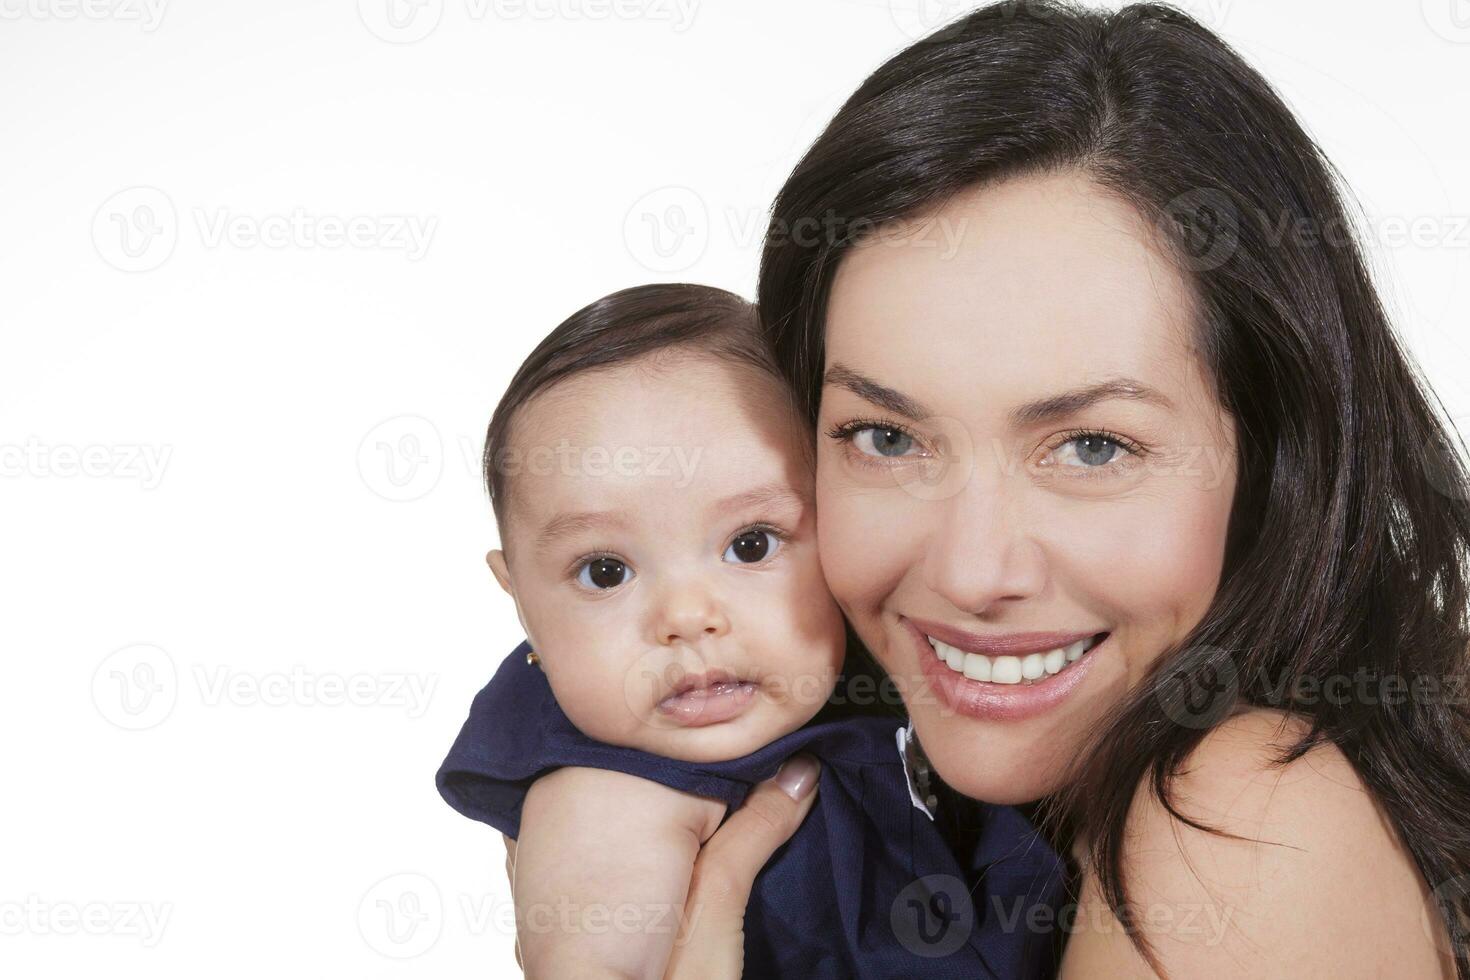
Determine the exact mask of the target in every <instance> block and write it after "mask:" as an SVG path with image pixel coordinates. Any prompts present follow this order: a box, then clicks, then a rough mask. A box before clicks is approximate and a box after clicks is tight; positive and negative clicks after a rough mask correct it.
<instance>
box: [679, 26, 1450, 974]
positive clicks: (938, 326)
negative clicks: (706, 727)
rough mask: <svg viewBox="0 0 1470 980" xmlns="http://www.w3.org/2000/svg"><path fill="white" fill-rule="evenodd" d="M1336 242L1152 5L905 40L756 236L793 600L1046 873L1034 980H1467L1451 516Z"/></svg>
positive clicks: (722, 898)
mask: <svg viewBox="0 0 1470 980" xmlns="http://www.w3.org/2000/svg"><path fill="white" fill-rule="evenodd" d="M1348 227H1349V225H1348V222H1347V220H1346V218H1345V215H1344V211H1343V207H1342V203H1341V201H1340V200H1339V198H1338V196H1337V192H1336V191H1335V189H1334V186H1333V182H1332V171H1331V168H1330V166H1329V164H1328V163H1327V162H1326V161H1325V160H1324V159H1323V157H1322V156H1321V154H1320V152H1319V150H1318V149H1317V148H1316V146H1315V145H1314V144H1313V143H1312V142H1311V140H1310V139H1309V138H1308V137H1307V136H1306V135H1305V134H1304V133H1303V132H1302V130H1301V128H1300V127H1299V126H1298V125H1297V123H1296V122H1295V120H1294V119H1293V118H1292V116H1291V114H1290V112H1289V111H1288V110H1287V108H1286V107H1285V106H1284V105H1283V104H1282V102H1281V101H1280V99H1279V98H1278V97H1277V96H1276V95H1275V94H1274V92H1273V91H1272V90H1271V89H1270V87H1269V86H1268V85H1267V83H1266V82H1265V81H1264V80H1263V79H1262V78H1261V77H1260V76H1259V75H1258V74H1257V73H1255V72H1254V71H1253V70H1252V69H1250V68H1249V67H1248V66H1247V65H1245V64H1244V63H1243V62H1242V61H1241V60H1240V59H1239V58H1238V57H1237V56H1236V55H1235V54H1233V53H1232V52H1231V51H1230V50H1229V49H1228V48H1227V47H1226V46H1225V45H1224V44H1223V43H1222V42H1221V41H1220V40H1219V39H1218V38H1216V37H1214V36H1213V35H1212V34H1210V33H1209V32H1208V31H1207V30H1206V29H1204V28H1203V27H1201V26H1200V25H1198V24H1197V23H1195V22H1194V21H1192V20H1190V19H1189V18H1188V17H1186V16H1184V15H1182V14H1180V13H1178V12H1176V11H1174V10H1171V9H1168V8H1162V7H1155V6H1151V5H1136V6H1132V7H1129V8H1126V9H1124V10H1122V11H1120V12H1117V13H1105V12H1093V11H1087V10H1082V9H1078V8H1075V7H1072V6H1067V5H1063V4H1059V3H1034V2H1033V3H1026V4H1021V5H1015V4H1003V5H999V6H992V7H987V8H984V9H982V10H979V11H977V12H976V13H974V14H973V15H971V16H970V17H968V18H967V19H965V20H963V21H961V22H959V23H956V24H954V25H952V26H951V27H949V28H947V29H945V30H943V31H941V32H939V33H938V34H936V35H934V36H932V37H930V38H926V39H925V40H923V41H921V42H919V43H917V44H915V45H913V46H912V47H910V48H909V49H907V50H905V51H903V52H902V53H900V54H899V55H897V56H896V57H894V58H893V59H892V60H891V61H889V62H888V63H887V64H886V65H884V66H883V67H881V68H880V69H879V70H878V71H877V72H876V73H874V75H873V76H872V77H871V78H869V79H868V80H867V81H866V82H865V83H864V84H863V85H862V87H861V88H860V89H859V90H858V91H857V92H856V93H855V94H854V95H853V96H852V98H851V99H850V100H849V101H848V102H847V104H846V105H845V106H844V107H843V108H842V109H841V110H840V111H839V113H838V114H837V116H836V118H835V119H833V121H832V122H831V124H830V125H829V126H828V127H827V129H826V131H825V132H824V133H823V134H822V136H821V137H820V138H819V139H818V140H817V142H816V143H815V144H814V145H813V146H812V148H811V149H810V150H809V151H808V152H807V154H806V155H805V157H804V158H803V159H802V161H801V162H800V163H799V164H798V166H797V167H796V170H795V171H794V172H793V174H792V175H791V177H790V179H789V180H788V181H787V183H786V185H785V186H784V187H783V189H782V191H781V193H780V195H779V197H778V199H777V201H776V204H775V206H774V208H773V213H772V222H771V226H770V232H769V234H768V238H767V244H766V249H765V255H764V258H763V263H762V269H761V283H760V297H759V298H760V304H761V308H762V315H763V317H764V319H765V321H766V323H767V327H768V329H769V331H770V332H771V336H772V339H773V341H774V343H775V344H776V346H777V348H778V351H779V354H780V359H781V361H782V363H783V364H784V365H785V369H786V370H787V372H788V373H789V376H790V380H791V382H792V383H793V385H794V386H795V387H796V389H797V390H798V392H800V393H802V394H803V396H804V397H805V399H806V405H807V408H808V410H809V416H810V418H811V421H812V423H813V425H814V427H815V430H816V432H817V437H818V439H819V444H820V445H819V451H818V452H819V455H818V479H817V483H818V498H817V509H818V514H819V541H820V548H821V555H822V563H823V566H824V569H825V574H826V575H827V577H828V582H829V585H830V586H831V588H832V591H833V593H834V595H835V596H836V597H837V598H838V600H839V603H840V604H841V605H842V607H843V610H844V612H845V613H846V614H847V616H848V617H849V619H850V620H851V622H852V624H853V626H854V627H855V629H856V631H857V632H858V634H859V635H860V636H861V637H862V639H863V641H864V642H865V644H866V645H867V647H868V649H869V650H870V651H871V652H872V653H873V655H874V656H875V658H876V659H877V661H878V662H879V664H880V665H881V666H882V667H883V668H884V669H885V670H886V671H887V672H888V673H889V674H890V675H891V676H892V677H893V678H894V682H895V684H896V685H897V687H898V689H899V690H900V691H901V692H902V694H903V696H904V699H905V706H906V707H907V709H908V710H909V712H910V715H911V717H912V718H913V721H914V725H915V730H916V733H917V736H918V740H919V742H920V744H921V745H922V746H923V748H924V750H925V753H926V755H927V757H928V759H929V760H930V762H931V763H932V765H933V767H934V770H935V772H936V773H937V774H938V775H939V776H940V777H941V778H942V779H943V781H944V782H945V783H946V784H947V785H948V787H950V788H951V789H952V790H953V791H954V793H955V794H962V795H963V796H965V797H969V798H972V799H978V800H986V801H991V802H1001V803H1025V804H1035V805H1034V807H1033V812H1034V813H1035V815H1036V816H1037V819H1038V820H1039V821H1041V822H1042V823H1043V825H1044V826H1045V827H1046V828H1047V829H1048V830H1049V832H1050V834H1051V836H1052V838H1053V839H1054V841H1055V842H1056V844H1057V846H1058V850H1059V851H1061V852H1063V853H1066V854H1069V855H1070V856H1071V857H1072V858H1073V859H1075V861H1076V871H1077V895H1078V902H1079V905H1078V907H1077V913H1078V914H1077V915H1076V917H1075V920H1073V921H1069V922H1066V923H1064V925H1065V928H1066V931H1067V933H1068V935H1069V940H1068V945H1067V948H1066V951H1065V955H1064V958H1063V961H1062V975H1063V976H1065V977H1096V976H1108V977H1120V976H1121V977H1126V976H1152V975H1154V974H1159V975H1165V976H1176V977H1194V976H1203V977H1211V978H1221V977H1248V976H1249V977H1256V976H1266V975H1290V976H1294V977H1297V976H1318V975H1322V976H1328V975H1331V976H1368V975H1392V976H1395V977H1423V978H1431V977H1455V976H1458V977H1460V978H1462V980H1463V978H1467V977H1470V961H1467V958H1466V950H1465V943H1464V936H1465V933H1464V925H1463V923H1464V916H1465V915H1466V912H1467V903H1466V900H1465V895H1466V892H1467V891H1470V877H1466V875H1467V872H1470V820H1467V818H1466V816H1465V814H1467V813H1470V749H1467V738H1470V724H1467V712H1466V709H1465V689H1464V687H1463V681H1464V677H1465V673H1466V645H1467V629H1466V610H1467V606H1470V601H1467V586H1466V569H1465V565H1464V561H1465V556H1466V551H1467V548H1466V546H1467V539H1470V506H1467V502H1466V501H1467V498H1470V482H1467V478H1466V474H1465V472H1464V470H1463V468H1462V466H1461V464H1460V462H1459V461H1458V459H1457V458H1456V456H1455V455H1454V454H1453V453H1451V452H1448V451H1445V447H1447V445H1448V440H1447V438H1446V430H1445V429H1444V427H1443V426H1442V424H1441V422H1440V421H1439V420H1438V418H1437V416H1436V414H1435V412H1434V410H1433V409H1432V407H1431V402H1430V399H1429V395H1428V393H1427V387H1426V386H1425V385H1424V384H1423V382H1422V381H1420V380H1419V379H1418V378H1417V376H1416V375H1415V373H1414V371H1413V369H1412V368H1411V366H1410V365H1409V363H1408V361H1407V360H1406V358H1405V356H1404V354H1403V353H1402V351H1401V350H1400V348H1399V346H1398V343H1397V341H1396V340H1395V339H1394V336H1393V334H1392V332H1391V330H1390V327H1389V325H1388V322H1387V319H1386V316H1385V314H1384V311H1383V309H1382V307H1381V306H1380V303H1379V300H1378V298H1377V296H1376V294H1375V292H1374V290H1373V287H1372V285H1371V282H1370V280H1369V276H1368V273H1367V271H1366V270H1365V267H1364V262H1363V259H1362V257H1361V255H1360V253H1359V251H1358V248H1357V246H1356V244H1355V243H1354V242H1353V241H1352V239H1351V237H1350V236H1348V235H1346V234H1345V230H1346V229H1347V228H1348ZM1076 641H1085V642H1084V643H1083V644H1082V646H1083V647H1086V645H1087V644H1088V643H1095V644H1096V645H1095V646H1092V647H1091V648H1090V649H1087V650H1086V652H1085V653H1081V655H1080V656H1072V653H1071V650H1072V649H1077V647H1076V645H1075V644H1076ZM1068 647H1071V649H1068V652H1067V653H1066V654H1065V655H1064V656H1063V658H1062V659H1061V660H1060V661H1057V658H1056V656H1055V654H1050V655H1048V654H1047V653H1046V651H1050V650H1053V649H1057V648H1064V649H1066V648H1068ZM1038 665H1040V668H1041V669H1040V671H1038ZM1028 681H1034V683H1027V682H1028ZM797 764H798V765H799V764H800V763H797ZM809 782H810V781H808V783H809ZM810 805H811V798H810V796H807V797H806V798H804V799H800V800H794V799H792V798H790V797H788V796H786V795H784V794H782V793H781V791H780V790H779V788H777V787H776V786H774V785H772V786H768V787H763V788H762V790H761V791H759V792H757V793H756V794H754V795H753V796H752V798H751V799H750V801H749V803H748V804H747V806H746V807H745V808H744V809H743V810H741V811H738V812H736V813H735V814H734V815H732V817H731V818H730V820H729V821H727V823H726V825H725V826H724V827H722V829H721V830H720V832H719V833H718V834H717V835H716V836H715V837H714V838H713V839H712V840H711V842H710V843H709V844H708V845H707V846H706V847H705V849H704V851H703V852H702V855H701V858H700V861H699V863H698V865H697V867H696V871H695V875H694V879H693V882H692V886H691V887H692V892H691V899H690V901H691V902H693V903H696V904H697V907H699V908H700V909H701V912H702V915H701V917H700V919H699V922H698V926H697V931H696V932H695V933H694V934H693V935H692V936H691V937H689V938H688V940H687V941H686V942H684V943H683V944H682V945H681V946H680V947H679V948H678V949H677V951H676V954H675V960H674V962H673V963H671V964H670V970H669V975H670V976H677V977H683V976H691V977H693V976H699V977H706V976H737V975H738V974H739V969H740V968H739V949H740V937H739V924H740V913H741V910H742V909H743V907H744V895H745V894H746V893H747V892H748V888H749V884H750V881H751V879H752V878H753V876H754V874H755V872H756V871H757V870H758V869H759V868H760V866H761V864H762V863H763V862H764V861H765V859H766V858H767V857H768V856H769V855H770V853H771V852H772V851H773V850H774V849H775V848H776V847H777V846H779V845H780V843H781V842H782V841H783V840H784V839H785V838H786V836H788V835H789V834H790V832H791V830H792V829H793V828H794V827H795V826H796V824H797V823H798V822H799V821H800V818H801V816H802V815H803V814H804V813H805V811H806V809H807V808H808V807H809V806H810ZM943 806H944V807H946V808H948V810H949V812H950V813H951V814H953V813H955V812H956V808H958V807H960V806H962V801H961V800H960V799H959V797H958V795H956V796H955V797H954V798H949V797H948V796H947V797H946V800H945V802H944V804H943Z"/></svg>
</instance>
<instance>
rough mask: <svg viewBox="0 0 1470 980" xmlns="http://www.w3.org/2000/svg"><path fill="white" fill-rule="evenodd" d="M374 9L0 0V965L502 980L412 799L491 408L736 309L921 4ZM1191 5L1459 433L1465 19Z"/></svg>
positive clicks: (496, 630) (496, 913)
mask: <svg viewBox="0 0 1470 980" xmlns="http://www.w3.org/2000/svg"><path fill="white" fill-rule="evenodd" d="M392 2H395V3H399V4H401V5H400V6H398V7H396V8H391V7H389V3H390V0H363V2H362V3H360V4H359V3H356V2H355V0H333V2H320V0H317V2H305V0H292V2H286V0H252V2H248V3H245V2H235V3H223V2H205V0H177V2H175V0H85V3H84V2H83V0H0V78H3V83H4V87H3V93H4V95H3V98H0V331H3V339H4V347H3V356H0V462H3V464H4V471H3V474H0V555H3V561H0V595H3V599H0V603H3V606H0V608H3V609H4V610H5V613H6V615H5V617H4V626H5V633H4V635H5V642H4V651H5V657H4V661H3V662H4V667H5V670H4V680H3V682H0V736H3V739H4V742H3V744H4V749H3V762H0V777H3V784H4V787H3V790H0V792H3V793H4V803H3V810H0V814H3V816H0V827H3V831H4V832H3V835H0V848H3V850H0V869H3V870H0V972H3V973H4V974H5V975H7V976H17V977H18V976H25V977H74V976H99V975H106V976H110V977H149V978H156V977H197V976H215V975H223V976H261V975H265V976H287V977H402V976H434V977H471V976H474V977H483V976H487V975H490V976H499V975H511V974H514V973H515V969H514V959H513V956H512V945H511V944H512V938H511V933H510V931H509V930H508V929H507V928H506V927H507V924H508V923H509V922H510V905H509V900H508V889H507V887H506V883H505V881H504V874H503V870H502V867H501V862H502V860H503V853H502V850H501V846H500V841H499V837H498V835H497V834H495V833H494V832H493V831H491V830H490V829H489V828H487V827H485V826H483V825H480V824H477V823H474V822H472V821H469V820H466V819H464V818H463V817H461V816H459V815H458V814H456V813H455V812H453V811H452V810H450V808H449V807H448V806H446V805H445V804H444V803H443V802H442V801H441V800H440V798H439V796H438V794H437V792H436V791H435V789H434V786H433V775H434V771H435V769H436V768H437V766H438V764H439V761H440V760H441V758H442V757H443V754H444V752H445V751H446V750H447V749H448V747H449V744H450V742H451V741H452V739H453V737H454V735H455V733H456V732H457V731H458V728H459V725H460V724H461V722H462V720H463V718H464V715H465V712H466V710H467V708H468V705H469V701H470V698H471V696H472V695H473V694H474V692H475V691H476V690H478V689H479V687H480V686H481V685H482V684H484V683H485V681H486V680H487V679H488V678H489V676H490V674H491V673H492V671H493V669H494V667H495V666H496V664H497V662H498V661H499V659H500V658H501V657H503V656H504V655H505V654H506V653H507V652H508V651H509V650H510V649H511V648H512V647H514V646H515V645H516V643H517V642H518V641H519V640H520V639H521V635H520V633H519V632H518V629H517V624H516V620H515V615H514V611H513V609H512V607H511V605H510V602H509V600H508V599H507V598H506V597H505V596H504V595H503V594H501V593H500V592H499V590H498V589H497V588H495V586H494V584H493V581H492V579H491V578H490V575H489V572H488V570H487V569H486V567H485V565H484V559H483V556H484V553H485V551H486V550H487V549H488V548H490V547H493V546H494V545H495V539H494V533H493V526H492V522H491V519H490V512H489V508H488V506H487V504H486V502H485V499H484V497H483V494H482V491H481V488H480V480H479V470H478V453H479V450H480V440H481V439H482V438H483V432H484V427H485V424H486V422H487V420H488V418H489V415H490V411H491V409H492V407H493V406H494V403H495V401H496V399H497V398H498V396H499V394H500V392H501V390H502V388H503V386H504V384H505V383H506V381H507V380H508V379H509V377H510V374H511V372H512V371H513V370H514V368H515V366H516V365H517V364H518V363H519V361H520V360H521V358H522V357H523V356H524V355H525V354H526V353H527V352H528V351H529V350H530V348H531V347H532V346H533V345H534V344H535V342H536V341H537V340H538V339H539V338H540V336H541V335H542V334H544V333H545V332H546V331H547V330H549V329H550V328H551V327H552V326H553V325H555V324H556V323H557V322H558V321H559V320H561V319H562V318H563V317H564V316H566V315H567V314H568V313H570V312H572V311H573V310H574V309H576V308H577V307H579V306H581V305H582V304H583V303H585V302H587V301H589V300H591V299H593V298H595V297H597V296H599V295H601V294H603V293H605V292H608V291H610V290H613V289H616V288H620V287H623V286H627V285H632V284H635V283H638V282H644V281H649V280H654V279H692V280H698V281H704V282H709V283H713V284H716V285H720V286H724V287H727V288H730V289H734V290H736V291H738V292H741V293H743V294H745V295H747V296H749V295H752V293H753V290H754V284H755V271H756V262H757V256H758V249H759V240H760V233H761V231H762V229H763V217H764V214H765V210H766V208H767V206H768V205H769V203H770V201H771V198H772V196H773V195H774V193H775V191H776V189H777V188H778V187H779V185H780V183H781V181H782V179H783V178H784V177H785V175H786V174H787V173H788V172H789V170H790V168H791V166H792V165H793V164H794V163H795V161H796V160H797V158H798V156H799V154H800V153H801V151H802V150H803V149H804V148H805V147H806V146H807V145H808V144H809V142H810V141H811V140H812V139H813V138H814V137H815V136H816V135H817V133H818V132H819V131H820V130H821V128H822V126H823V125H824V123H825V122H826V120H827V119H828V118H829V117H830V115H831V114H832V112H833V111H834V110H835V109H836V107H837V106H838V105H839V104H840V102H841V101H842V100H843V99H844V98H845V97H846V96H847V95H848V94H849V93H850V92H851V91H852V90H853V89H854V88H855V87H856V86H857V84H858V83H859V82H860V81H861V79H862V78H863V77H864V75H865V74H866V73H867V72H869V71H870V70H871V69H873V68H874V67H876V66H877V65H878V64H879V63H880V62H881V61H883V60H884V59H885V58H886V57H888V56H889V55H891V54H893V53H894V52H896V51H897V50H898V49H900V48H901V47H902V46H904V45H905V44H906V43H907V42H908V41H909V40H911V39H912V37H914V36H917V35H918V34H919V33H921V32H922V31H924V30H925V29H927V28H928V27H931V26H934V25H935V24H937V23H939V22H940V21H942V20H944V19H947V18H948V17H950V16H953V14H954V13H955V12H957V11H958V9H959V7H958V5H953V4H951V5H949V6H948V7H947V8H946V6H945V5H942V4H937V3H930V4H927V5H921V4H920V3H919V0H912V2H906V0H894V2H893V3H891V4H890V3H885V2H884V0H846V2H842V0H826V2H813V0H800V2H797V0H703V2H700V0H677V2H676V0H616V3H614V2H613V0H521V2H514V3H513V2H509V0H499V2H497V0H442V2H441V0H420V4H419V5H418V6H415V5H413V4H411V3H406V2H403V0H392ZM145 3H146V4H149V5H145ZM1185 6H1186V8H1187V9H1189V10H1190V11H1191V12H1193V13H1195V14H1196V15H1197V16H1199V17H1200V18H1201V19H1202V20H1204V21H1205V22H1206V23H1207V24H1209V25H1210V26H1212V27H1214V28H1215V29H1217V30H1218V31H1220V32H1221V33H1222V34H1223V35H1224V36H1225V37H1226V38H1227V39H1228V40H1229V41H1231V42H1232V43H1234V44H1235V45H1237V46H1238V48H1239V49H1240V50H1241V51H1242V52H1243V53H1244V54H1245V55H1246V56H1247V57H1248V58H1249V59H1250V60H1251V61H1252V62H1253V63H1254V64H1255V65H1257V66H1258V67H1259V68H1261V69H1262V70H1263V71H1264V72H1265V74H1266V75H1267V77H1268V78H1270V79H1271V80H1272V81H1273V82H1274V83H1275V84H1277V85H1278V86H1279V88H1280V89H1281V91H1282V92H1283V93H1284V95H1285V96H1286V97H1287V98H1288V100H1289V101H1290V103H1291V104H1292V105H1293V106H1294V107H1295V108H1296V109H1297V111H1298V112H1299V113H1300V115H1301V118H1302V119H1303V121H1304V123H1305V125H1306V126H1307V128H1308V130H1309V131H1310V132H1311V133H1313V134H1314V135H1315V136H1316V137H1317V138H1318V139H1319V140H1320V141H1321V143H1322V144H1323V146H1324V147H1325V148H1326V150H1327V151H1328V153H1329V155H1330V156H1331V157H1332V158H1333V159H1334V160H1335V162H1336V163H1337V164H1338V166H1339V167H1340V168H1341V170H1342V172H1343V173H1344V175H1345V176H1346V178H1347V179H1348V181H1349V182H1350V183H1351V185H1352V187H1353V188H1354V190H1355V192H1356V194H1357V198H1358V200H1359V201H1360V202H1361V204H1362V207H1363V210H1364V212H1365V215H1366V217H1367V220H1368V225H1369V227H1370V228H1374V229H1377V230H1378V231H1377V232H1375V235H1374V241H1373V243H1372V249H1373V255H1374V260H1375V263H1376V264H1377V266H1378V268H1379V269H1380V271H1381V272H1382V274H1383V276H1384V283H1385V289H1386V291H1387V298H1388V300H1389V302H1390V303H1391V306H1392V308H1393V309H1394V310H1395V313H1396V317H1397V319H1398V322H1399V323H1400V325H1401V329H1402V332H1403V335H1404V336H1405V338H1406V339H1407V341H1408V343H1409V345H1410V347H1411V348H1412V349H1413V351H1414V352H1415V354H1416V355H1417V356H1418V357H1419V358H1420V360H1421V361H1422V363H1423V364H1424V365H1425V368H1426V370H1427V373H1428V375H1429V377H1430V378H1431V380H1432V381H1433V383H1434V384H1435V386H1436V388H1437V389H1438V391H1439V393H1440V395H1441V396H1442V398H1443V399H1444V401H1445V403H1446V406H1447V407H1448V409H1449V411H1450V413H1451V414H1452V415H1455V416H1464V415H1467V414H1470V331H1467V328H1466V313H1467V311H1470V292H1467V287H1470V276H1467V261H1470V227H1467V223H1470V217H1467V216H1470V170H1467V168H1466V167H1465V165H1464V161H1465V159H1466V153H1467V150H1470V146H1467V134H1470V130H1467V128H1466V126H1465V120H1466V116H1465V111H1466V110H1465V106H1466V105H1467V104H1470V4H1467V3H1465V2H1464V0H1425V2H1424V3H1422V4H1421V3H1420V0H1394V2H1392V3H1389V2H1385V0H1377V2H1374V3H1363V4H1344V3H1341V2H1335V0H1321V2H1305V0H1290V2H1288V0H1234V2H1230V0H1209V2H1206V0H1197V2H1191V3H1187V4H1185ZM390 12H393V13H396V15H397V19H396V20H394V19H390V17H389V14H390ZM1415 222H1417V223H1418V224H1417V227H1418V228H1419V229H1420V230H1419V231H1418V232H1417V233H1416V234H1417V235H1418V236H1419V243H1418V244H1415V243H1414V242H1413V241H1407V242H1405V241H1404V240H1403V239H1404V238H1405V237H1407V236H1406V234H1405V232H1404V229H1405V228H1406V227H1408V226H1411V225H1413V224H1414V223H1415ZM349 226H350V229H351V231H352V233H353V235H354V236H355V237H354V238H353V240H351V241H342V240H341V239H342V237H343V235H344V229H347V228H349ZM334 229H335V234H336V236H337V237H336V238H333V237H332V236H333V235H334ZM406 229H416V232H415V236H411V235H410V234H409V233H408V231H407V230H406ZM262 239H264V241H262ZM1365 451H1370V447H1365Z"/></svg>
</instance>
